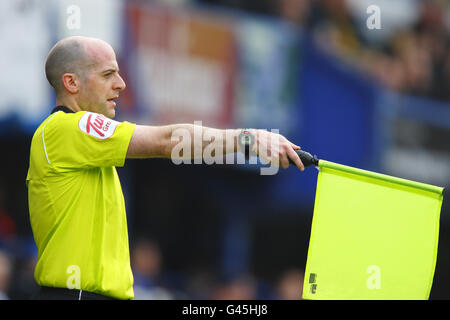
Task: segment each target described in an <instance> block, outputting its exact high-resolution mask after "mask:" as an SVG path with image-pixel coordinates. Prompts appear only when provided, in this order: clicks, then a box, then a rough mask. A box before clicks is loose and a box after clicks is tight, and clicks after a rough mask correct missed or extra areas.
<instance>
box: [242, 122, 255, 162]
mask: <svg viewBox="0 0 450 320" xmlns="http://www.w3.org/2000/svg"><path fill="white" fill-rule="evenodd" d="M238 144H239V146H240V149H241V151H243V152H244V155H245V160H248V159H249V158H250V150H251V149H252V147H253V145H254V144H255V136H254V135H253V133H252V132H251V131H250V129H242V131H241V133H240V134H239V137H238Z"/></svg>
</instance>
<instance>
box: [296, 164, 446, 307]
mask: <svg viewBox="0 0 450 320" xmlns="http://www.w3.org/2000/svg"><path fill="white" fill-rule="evenodd" d="M442 198H443V188H440V187H436V186H432V185H428V184H423V183H418V182H414V181H410V180H405V179H400V178H396V177H391V176H388V175H383V174H379V173H374V172H370V171H366V170H360V169H355V168H352V167H348V166H343V165H340V164H336V163H332V162H328V161H325V160H320V161H319V176H318V180H317V190H316V199H315V204H314V215H313V221H312V228H311V237H310V242H309V248H308V258H307V263H306V269H305V280H304V285H303V298H305V299H340V300H349V299H352V300H355V299H358V300H371V299H383V300H385V299H397V300H406V299H408V300H410V299H413V300H418V299H428V297H429V295H430V290H431V285H432V283H433V276H434V270H435V266H436V256H437V248H438V238H439V216H440V211H441V206H442Z"/></svg>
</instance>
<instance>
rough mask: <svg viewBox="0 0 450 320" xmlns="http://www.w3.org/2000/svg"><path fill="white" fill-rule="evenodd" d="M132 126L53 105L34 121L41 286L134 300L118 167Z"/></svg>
mask: <svg viewBox="0 0 450 320" xmlns="http://www.w3.org/2000/svg"><path fill="white" fill-rule="evenodd" d="M56 110H58V111H56ZM134 128H135V124H132V123H129V122H126V121H125V122H118V121H114V120H112V119H109V118H107V117H105V116H104V115H101V114H97V113H92V112H86V111H82V112H76V113H74V112H72V111H71V110H70V109H68V108H65V107H57V108H55V112H54V113H52V114H51V115H50V116H49V117H48V118H47V119H45V120H44V121H43V122H42V124H41V125H40V126H39V127H38V128H37V130H36V132H35V133H34V135H33V139H32V142H31V150H30V166H29V169H28V175H27V178H26V184H27V187H28V202H29V211H30V212H29V213H30V221H31V227H32V230H33V236H34V239H35V242H36V245H37V248H38V262H37V265H36V269H35V279H36V282H37V283H38V284H39V285H41V286H47V287H59V288H69V289H80V290H86V291H90V292H95V293H99V294H103V295H105V296H109V297H114V298H119V299H133V297H134V293H133V275H132V271H131V266H130V253H129V243H128V231H127V220H126V212H125V203H124V198H123V193H122V188H121V185H120V181H119V177H118V175H117V172H116V168H115V167H116V166H123V165H124V163H125V158H126V153H127V150H128V145H129V143H130V140H131V136H132V134H133V131H134Z"/></svg>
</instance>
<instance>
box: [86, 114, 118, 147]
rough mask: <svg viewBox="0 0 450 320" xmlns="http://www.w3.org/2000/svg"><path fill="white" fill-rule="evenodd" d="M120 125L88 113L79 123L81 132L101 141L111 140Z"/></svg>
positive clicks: (99, 115) (102, 116)
mask: <svg viewBox="0 0 450 320" xmlns="http://www.w3.org/2000/svg"><path fill="white" fill-rule="evenodd" d="M118 125H119V122H117V121H114V120H112V119H109V118H107V117H105V116H104V115H102V114H99V113H93V112H86V113H85V114H83V116H82V117H81V118H80V121H79V122H78V127H79V128H80V130H81V131H83V132H84V133H87V134H89V135H91V136H93V137H94V138H97V139H101V140H105V139H108V138H110V137H111V136H112V135H113V134H114V131H115V130H116V127H117V126H118Z"/></svg>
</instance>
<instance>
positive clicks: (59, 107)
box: [51, 106, 75, 113]
mask: <svg viewBox="0 0 450 320" xmlns="http://www.w3.org/2000/svg"><path fill="white" fill-rule="evenodd" d="M58 111H62V112H65V113H75V112H74V111H73V110H71V109H69V108H67V107H66V106H56V107H55V108H54V109H53V110H52V112H51V113H55V112H58Z"/></svg>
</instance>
